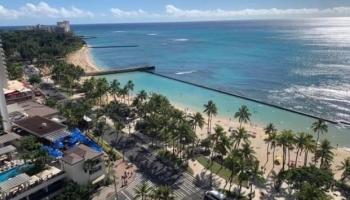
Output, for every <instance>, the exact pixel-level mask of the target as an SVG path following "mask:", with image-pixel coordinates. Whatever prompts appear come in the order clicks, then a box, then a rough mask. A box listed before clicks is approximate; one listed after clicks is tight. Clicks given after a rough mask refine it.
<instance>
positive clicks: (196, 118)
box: [190, 112, 205, 132]
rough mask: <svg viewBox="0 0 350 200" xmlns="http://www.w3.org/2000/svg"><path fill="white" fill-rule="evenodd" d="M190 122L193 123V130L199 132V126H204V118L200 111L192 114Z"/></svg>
mask: <svg viewBox="0 0 350 200" xmlns="http://www.w3.org/2000/svg"><path fill="white" fill-rule="evenodd" d="M190 123H191V124H192V127H193V131H194V132H197V127H199V128H200V129H202V128H203V126H204V123H205V121H204V118H203V116H202V114H201V113H200V112H196V113H195V114H193V115H191V116H190Z"/></svg>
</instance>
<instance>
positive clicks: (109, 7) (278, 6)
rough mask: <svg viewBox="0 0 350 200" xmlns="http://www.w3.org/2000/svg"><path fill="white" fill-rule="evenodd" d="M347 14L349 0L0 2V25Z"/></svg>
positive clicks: (43, 0)
mask: <svg viewBox="0 0 350 200" xmlns="http://www.w3.org/2000/svg"><path fill="white" fill-rule="evenodd" d="M315 17H317V18H318V17H350V0H27V1H25V0H0V26H16V25H33V24H54V23H55V22H56V21H59V20H69V21H71V23H73V24H92V23H128V22H167V21H171V22H173V21H207V20H236V19H285V18H292V19H295V18H315Z"/></svg>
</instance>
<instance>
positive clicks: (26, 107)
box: [7, 100, 59, 117]
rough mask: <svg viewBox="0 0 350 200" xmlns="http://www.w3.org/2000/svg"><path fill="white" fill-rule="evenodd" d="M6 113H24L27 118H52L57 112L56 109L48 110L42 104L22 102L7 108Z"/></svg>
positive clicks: (48, 108)
mask: <svg viewBox="0 0 350 200" xmlns="http://www.w3.org/2000/svg"><path fill="white" fill-rule="evenodd" d="M7 109H8V112H9V113H13V112H16V111H17V112H22V113H23V112H24V113H26V114H27V115H28V116H29V117H33V116H40V117H52V116H54V115H57V114H58V113H59V112H58V110H56V109H53V108H50V107H48V106H45V105H43V104H39V103H36V102H34V101H31V100H29V101H24V102H20V103H14V104H10V105H8V106H7Z"/></svg>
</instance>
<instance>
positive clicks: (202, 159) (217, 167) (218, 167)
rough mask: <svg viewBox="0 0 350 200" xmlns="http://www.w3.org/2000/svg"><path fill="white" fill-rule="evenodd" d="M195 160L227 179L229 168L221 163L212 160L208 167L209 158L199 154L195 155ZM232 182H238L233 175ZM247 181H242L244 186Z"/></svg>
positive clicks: (229, 173)
mask: <svg viewBox="0 0 350 200" xmlns="http://www.w3.org/2000/svg"><path fill="white" fill-rule="evenodd" d="M197 161H198V162H199V163H200V164H202V165H203V167H205V168H206V169H208V170H210V171H212V172H213V173H214V174H216V175H218V176H220V177H221V178H223V179H225V180H228V179H229V178H230V175H231V170H229V169H227V168H226V167H224V166H222V165H221V164H219V163H217V162H215V161H214V162H213V165H212V166H211V167H210V169H209V165H210V159H209V158H207V157H205V156H199V157H197ZM233 183H236V184H238V181H237V179H236V178H235V177H234V178H233ZM246 185H247V183H243V186H246Z"/></svg>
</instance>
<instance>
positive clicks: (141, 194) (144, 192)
mask: <svg viewBox="0 0 350 200" xmlns="http://www.w3.org/2000/svg"><path fill="white" fill-rule="evenodd" d="M152 190H153V188H152V187H151V186H149V184H148V183H147V182H142V183H141V184H140V185H137V186H136V188H135V189H134V191H135V197H134V199H141V200H146V199H147V197H148V196H149V195H150V193H151V191H152Z"/></svg>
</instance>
